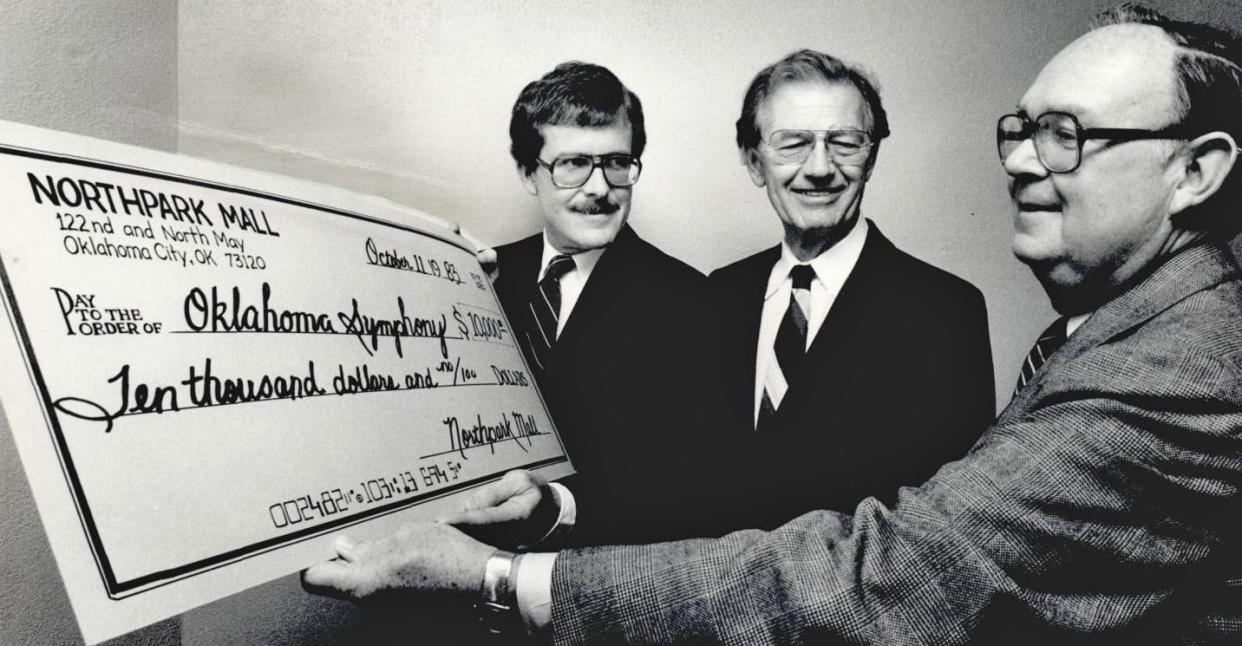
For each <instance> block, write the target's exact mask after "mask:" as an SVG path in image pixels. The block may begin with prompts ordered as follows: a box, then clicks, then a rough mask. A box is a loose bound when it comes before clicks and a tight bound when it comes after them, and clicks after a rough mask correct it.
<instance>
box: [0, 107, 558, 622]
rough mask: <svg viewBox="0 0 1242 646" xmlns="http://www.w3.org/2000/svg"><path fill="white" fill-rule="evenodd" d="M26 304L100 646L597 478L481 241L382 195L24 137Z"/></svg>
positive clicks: (72, 540)
mask: <svg viewBox="0 0 1242 646" xmlns="http://www.w3.org/2000/svg"><path fill="white" fill-rule="evenodd" d="M0 297H2V298H0V300H2V302H3V309H2V310H0V313H2V314H3V316H2V317H0V366H3V370H2V372H0V399H2V401H3V406H4V411H5V414H6V416H7V419H8V425H9V428H10V429H11V431H12V433H13V436H14V439H15V441H16V444H17V446H18V450H19V453H20V455H21V459H22V463H23V465H24V468H25V470H26V474H27V477H28V478H29V480H30V483H31V488H32V490H33V492H34V496H35V501H36V503H37V505H38V509H39V512H40V516H41V518H42V520H43V523H44V526H45V528H46V530H47V534H48V538H49V541H50V543H51V545H52V548H53V552H54V553H55V555H56V560H57V564H58V567H59V568H60V571H61V575H62V576H63V578H64V581H65V586H66V588H67V589H68V593H69V597H70V601H71V602H72V605H73V607H74V611H75V613H76V615H77V618H78V622H79V625H80V627H81V628H82V631H83V635H84V637H85V638H86V640H87V641H88V642H96V641H100V640H102V639H107V638H110V637H113V636H115V635H118V634H121V633H124V632H127V631H130V630H133V629H135V628H137V627H140V626H142V625H145V624H147V623H150V622H153V621H156V620H158V619H161V618H164V617H167V616H170V615H173V614H176V613H179V612H182V611H185V610H187V609H189V608H192V607H194V606H196V605H199V604H202V603H206V602H208V601H211V600H214V599H216V598H219V597H222V596H225V595H228V594H231V593H234V592H237V591H240V590H242V589H245V588H247V587H250V586H254V585H256V584H259V583H262V582H264V581H267V580H270V579H273V578H276V577H278V576H282V575H285V574H288V573H290V572H294V571H297V570H298V569H301V568H304V567H306V566H307V565H309V564H311V563H314V562H317V561H320V560H324V559H327V558H330V557H331V556H333V553H332V551H331V536H332V535H333V534H334V533H339V532H341V531H342V530H348V532H349V533H350V534H351V535H354V536H359V537H366V536H373V535H378V534H380V533H383V532H387V531H391V530H392V529H394V528H395V527H396V526H397V525H399V524H400V522H402V521H405V520H408V519H410V518H412V517H417V516H419V515H423V516H426V515H430V514H435V513H439V512H442V511H444V510H445V509H447V508H448V507H450V506H455V505H456V504H459V503H458V502H457V501H454V500H452V497H453V496H454V494H459V493H462V492H465V491H468V490H469V489H471V488H472V487H476V486H478V485H480V484H482V483H484V482H487V481H489V480H492V479H494V478H496V477H497V476H498V475H499V474H501V473H503V472H504V471H506V470H508V469H512V468H519V467H521V468H527V469H536V470H541V471H542V472H543V473H544V474H545V475H547V476H548V477H559V476H562V475H565V474H568V473H570V472H571V466H570V464H569V462H568V460H567V458H566V456H565V452H564V449H563V447H562V445H561V442H560V440H559V438H558V436H557V435H556V432H555V430H554V428H553V426H552V422H551V420H550V419H549V417H548V413H547V410H546V408H545V407H544V405H543V402H542V400H541V399H540V396H539V393H538V391H537V390H536V388H535V385H534V381H533V379H532V375H531V373H530V370H529V369H528V368H527V366H526V365H525V362H524V360H523V357H522V354H521V352H520V350H519V348H518V347H517V345H516V343H515V340H514V337H513V333H512V328H511V327H510V325H509V323H508V321H507V320H506V318H505V316H504V314H503V313H502V312H501V310H500V307H499V305H498V304H497V301H496V298H495V296H494V294H493V292H492V288H491V285H490V284H489V282H488V280H487V277H486V276H485V275H484V272H483V270H482V269H481V268H480V267H479V264H478V262H477V261H476V259H475V255H474V251H473V248H472V246H471V245H470V244H469V243H467V242H466V241H465V240H463V239H462V238H460V237H459V236H457V235H456V234H454V233H453V231H452V230H451V229H449V228H447V227H445V226H443V224H442V223H440V224H438V223H437V222H436V221H435V220H434V219H432V218H428V217H425V216H421V215H420V214H417V213H415V212H412V211H410V210H408V209H403V208H400V207H397V206H396V205H393V204H391V203H387V202H384V201H382V200H378V199H374V198H369V197H366V196H360V195H356V194H351V193H348V192H345V191H341V190H336V189H331V188H328V187H324V186H319V185H313V184H309V183H305V182H301V181H295V180H291V179H287V178H281V177H276V176H273V175H268V174H263V173H256V172H251V171H244V170H240V169H237V168H232V167H228V166H223V165H220V164H214V163H208V162H204V161H200V160H193V159H187V158H184V157H179V156H176V155H170V154H165V153H158V152H153V151H149V150H144V149H139V148H133V147H128V146H121V145H118V144H111V143H107V142H101V141H97V140H92V139H86V138H82V137H77V136H72V135H66V134H62V133H54V132H48V131H44V130H38V129H34V128H29V127H24V126H18V125H14V124H5V123H0Z"/></svg>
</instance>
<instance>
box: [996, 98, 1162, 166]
mask: <svg viewBox="0 0 1242 646" xmlns="http://www.w3.org/2000/svg"><path fill="white" fill-rule="evenodd" d="M1186 138H1187V133H1186V128H1185V126H1183V125H1181V124H1175V125H1172V126H1168V127H1165V128H1160V129H1157V130H1144V129H1141V128H1084V127H1082V124H1080V123H1078V117H1075V116H1074V115H1072V114H1070V113H1068V112H1045V113H1043V114H1041V115H1039V116H1038V117H1036V118H1035V120H1034V121H1031V119H1030V118H1028V117H1027V116H1026V115H1024V114H1007V115H1005V116H1003V117H1001V118H1000V119H999V120H997V122H996V149H997V151H998V152H1000V158H1001V163H1004V162H1005V160H1006V159H1008V158H1009V155H1011V154H1013V151H1014V150H1016V149H1017V148H1018V146H1021V145H1022V142H1024V141H1026V140H1027V139H1034V141H1035V155H1036V156H1037V157H1039V163H1041V164H1043V165H1044V168H1046V169H1048V172H1050V173H1070V172H1073V171H1074V170H1076V169H1077V168H1078V165H1079V164H1081V163H1082V144H1083V142H1084V141H1086V140H1088V139H1112V140H1113V141H1119V142H1120V141H1138V140H1141V139H1186Z"/></svg>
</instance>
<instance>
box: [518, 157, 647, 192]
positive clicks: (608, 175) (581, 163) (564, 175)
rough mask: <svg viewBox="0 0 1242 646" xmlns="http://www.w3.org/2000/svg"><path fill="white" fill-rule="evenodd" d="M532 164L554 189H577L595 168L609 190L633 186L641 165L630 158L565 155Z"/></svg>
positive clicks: (538, 160) (589, 177) (634, 158)
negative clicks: (600, 171) (549, 178)
mask: <svg viewBox="0 0 1242 646" xmlns="http://www.w3.org/2000/svg"><path fill="white" fill-rule="evenodd" d="M535 161H537V162H539V165H540V166H543V167H544V168H546V169H548V174H549V175H551V176H552V185H553V186H556V187H557V188H578V187H579V186H582V185H583V184H586V183H587V180H589V179H591V173H594V172H595V169H596V168H602V169H604V181H606V182H608V185H609V186H611V187H613V188H625V187H627V186H633V185H634V183H635V182H637V181H638V175H639V174H640V173H642V171H643V164H642V162H640V161H638V158H637V157H635V156H633V155H624V154H613V155H569V156H566V157H557V158H556V159H553V160H552V161H551V162H546V161H543V160H542V159H539V158H538V157H536V158H535Z"/></svg>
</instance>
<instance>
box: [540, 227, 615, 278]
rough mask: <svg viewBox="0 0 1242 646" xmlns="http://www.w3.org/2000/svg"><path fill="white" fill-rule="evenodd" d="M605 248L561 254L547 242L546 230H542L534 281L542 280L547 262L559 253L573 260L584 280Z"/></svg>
mask: <svg viewBox="0 0 1242 646" xmlns="http://www.w3.org/2000/svg"><path fill="white" fill-rule="evenodd" d="M606 249H608V247H599V248H598V249H587V250H586V251H579V252H578V253H575V254H562V253H561V252H559V251H557V250H556V247H553V246H552V243H550V242H548V232H547V231H544V232H543V258H542V261H541V262H540V263H539V276H538V278H536V281H539V280H543V275H544V274H545V273H547V271H548V263H549V262H551V261H552V259H553V258H555V257H557V256H561V255H568V256H569V257H570V259H572V260H573V261H574V268H575V269H577V270H578V273H579V274H581V275H582V278H583V280H585V279H586V277H587V276H589V275H590V274H591V271H592V270H594V269H595V264H596V263H598V262H599V257H600V256H602V255H604V251H605V250H606Z"/></svg>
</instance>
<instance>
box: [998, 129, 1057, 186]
mask: <svg viewBox="0 0 1242 646" xmlns="http://www.w3.org/2000/svg"><path fill="white" fill-rule="evenodd" d="M1001 163H1002V164H1003V165H1004V166H1005V172H1006V173H1009V174H1010V175H1012V176H1015V177H1016V176H1018V175H1035V176H1037V177H1044V176H1045V175H1047V174H1048V169H1047V168H1044V164H1043V162H1041V161H1039V153H1038V152H1036V150H1035V140H1034V139H1031V138H1028V139H1026V140H1024V141H1023V142H1022V143H1020V144H1018V147H1017V148H1014V149H1013V150H1011V151H1009V155H1008V156H1006V157H1005V159H1003V160H1002V161H1001Z"/></svg>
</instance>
